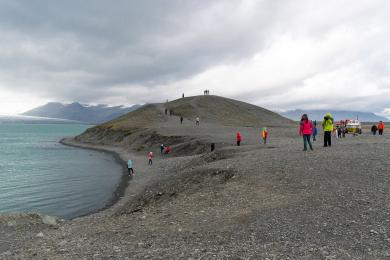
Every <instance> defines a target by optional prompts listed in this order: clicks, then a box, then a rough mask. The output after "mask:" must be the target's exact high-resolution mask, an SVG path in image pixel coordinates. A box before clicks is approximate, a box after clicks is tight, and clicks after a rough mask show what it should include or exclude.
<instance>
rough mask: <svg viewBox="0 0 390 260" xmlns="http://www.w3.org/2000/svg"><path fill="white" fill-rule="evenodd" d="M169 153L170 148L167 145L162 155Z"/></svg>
mask: <svg viewBox="0 0 390 260" xmlns="http://www.w3.org/2000/svg"><path fill="white" fill-rule="evenodd" d="M170 152H171V147H170V146H169V145H168V146H167V147H165V151H164V154H169V153H170Z"/></svg>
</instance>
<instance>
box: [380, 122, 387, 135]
mask: <svg viewBox="0 0 390 260" xmlns="http://www.w3.org/2000/svg"><path fill="white" fill-rule="evenodd" d="M383 130H385V124H384V123H383V121H379V124H378V131H379V135H383Z"/></svg>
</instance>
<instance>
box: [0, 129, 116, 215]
mask: <svg viewBox="0 0 390 260" xmlns="http://www.w3.org/2000/svg"><path fill="white" fill-rule="evenodd" d="M87 127H88V126H85V125H54V124H53V125H50V124H46V125H36V124H35V125H29V124H0V212H39V213H44V214H50V215H56V216H61V217H63V218H73V217H77V216H81V215H85V214H87V213H90V212H92V211H95V210H97V209H100V208H103V207H104V206H106V205H107V203H109V202H110V201H111V199H112V197H113V192H114V191H115V189H116V187H117V186H118V184H119V181H120V179H121V177H122V168H121V167H120V166H119V165H118V164H117V163H116V162H115V159H114V158H113V157H112V156H111V155H109V154H105V153H102V152H95V151H89V150H83V149H77V148H70V147H67V146H64V145H61V144H59V143H58V141H59V140H60V139H61V138H62V137H65V136H74V135H77V134H80V133H82V132H83V131H84V130H85V129H86V128H87Z"/></svg>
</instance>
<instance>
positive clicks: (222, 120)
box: [77, 96, 294, 145]
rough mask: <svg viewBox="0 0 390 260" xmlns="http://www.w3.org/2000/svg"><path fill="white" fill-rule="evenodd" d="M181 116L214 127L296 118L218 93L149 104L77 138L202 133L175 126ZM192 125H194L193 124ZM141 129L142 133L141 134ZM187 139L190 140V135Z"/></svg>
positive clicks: (108, 140)
mask: <svg viewBox="0 0 390 260" xmlns="http://www.w3.org/2000/svg"><path fill="white" fill-rule="evenodd" d="M165 109H168V110H169V111H171V113H172V116H169V113H168V115H165V113H164V110H165ZM180 116H183V118H184V119H185V121H186V122H191V121H192V122H194V121H195V118H196V117H199V118H200V120H201V124H209V125H210V127H211V129H216V128H218V127H219V128H221V127H263V126H267V127H279V126H291V125H293V124H294V122H293V121H291V120H289V119H287V118H284V117H282V116H280V115H279V114H277V113H274V112H271V111H269V110H266V109H264V108H261V107H257V106H254V105H251V104H248V103H244V102H240V101H236V100H232V99H228V98H223V97H218V96H195V97H187V98H182V99H177V100H174V101H171V102H168V103H160V104H149V105H146V106H144V107H142V108H140V109H137V110H136V111H133V112H130V113H128V114H125V115H123V116H121V117H119V118H116V119H114V120H112V121H109V122H106V123H104V124H102V125H98V126H96V127H93V128H90V129H88V130H87V131H86V132H85V133H84V134H82V135H80V136H78V137H77V139H78V140H79V141H83V142H88V143H104V144H113V143H117V144H119V143H121V144H126V145H130V144H132V143H134V140H138V141H139V140H140V139H142V140H143V142H144V143H151V142H153V140H165V141H168V142H170V143H176V141H180V142H183V139H182V138H178V140H176V139H175V138H176V137H178V136H190V135H199V134H200V132H199V129H194V128H193V127H183V128H181V129H176V128H175V127H174V126H176V125H177V122H178V118H179V117H180ZM191 126H193V125H192V123H191ZM141 130H142V131H141ZM145 130H147V131H145ZM178 130H179V131H178ZM140 132H142V136H139V134H140ZM173 136H176V137H173ZM184 139H186V140H187V141H188V140H189V138H184ZM138 143H140V141H139V142H138Z"/></svg>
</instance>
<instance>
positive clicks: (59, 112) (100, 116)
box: [23, 102, 140, 124]
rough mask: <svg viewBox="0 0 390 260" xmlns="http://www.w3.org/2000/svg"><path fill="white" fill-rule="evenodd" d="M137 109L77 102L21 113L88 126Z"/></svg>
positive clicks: (51, 105) (134, 107)
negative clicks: (66, 120)
mask: <svg viewBox="0 0 390 260" xmlns="http://www.w3.org/2000/svg"><path fill="white" fill-rule="evenodd" d="M139 107H140V105H134V106H132V107H122V106H114V107H109V106H105V105H97V106H86V105H82V104H80V103H77V102H74V103H72V104H62V103H55V102H52V103H48V104H46V105H44V106H41V107H37V108H34V109H32V110H30V111H27V112H25V113H23V115H25V116H39V117H49V118H60V119H68V120H75V121H81V122H85V123H90V124H100V123H103V122H106V121H109V120H111V119H114V118H116V117H118V116H120V115H123V114H126V113H128V112H130V111H133V110H135V109H137V108H139Z"/></svg>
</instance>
